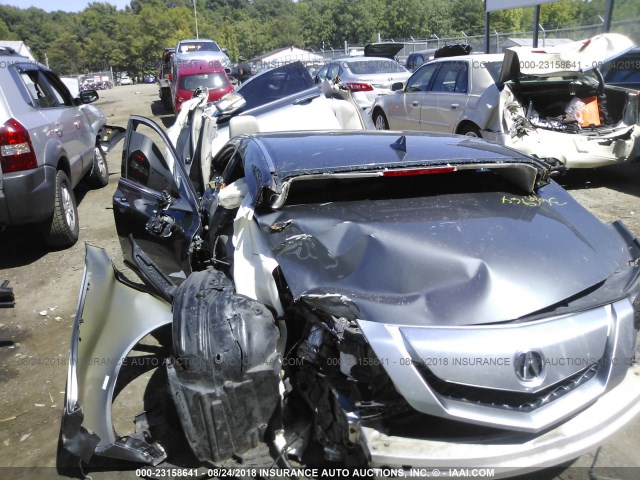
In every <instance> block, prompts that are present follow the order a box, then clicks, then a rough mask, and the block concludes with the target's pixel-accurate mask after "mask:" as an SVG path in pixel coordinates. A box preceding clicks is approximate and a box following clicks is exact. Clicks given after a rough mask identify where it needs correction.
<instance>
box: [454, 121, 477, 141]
mask: <svg viewBox="0 0 640 480" xmlns="http://www.w3.org/2000/svg"><path fill="white" fill-rule="evenodd" d="M458 135H466V136H467V137H475V138H482V134H481V133H480V129H479V128H478V127H476V126H475V125H471V124H466V125H464V126H462V127H461V128H460V130H458Z"/></svg>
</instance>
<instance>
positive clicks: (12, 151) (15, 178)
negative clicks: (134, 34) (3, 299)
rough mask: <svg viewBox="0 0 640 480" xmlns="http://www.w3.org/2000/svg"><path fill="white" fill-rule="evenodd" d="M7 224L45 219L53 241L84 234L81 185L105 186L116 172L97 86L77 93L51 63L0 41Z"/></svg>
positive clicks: (1, 207) (66, 242)
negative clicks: (101, 138)
mask: <svg viewBox="0 0 640 480" xmlns="http://www.w3.org/2000/svg"><path fill="white" fill-rule="evenodd" d="M0 61H1V62H2V63H3V64H5V65H7V67H6V68H2V69H0V229H2V228H4V227H6V226H8V225H17V224H39V225H40V226H41V228H42V232H43V235H44V238H45V241H46V242H47V244H48V245H50V246H53V247H68V246H70V245H73V244H74V243H75V242H76V241H77V240H78V233H79V223H78V212H77V209H76V200H75V197H74V193H73V189H74V188H75V186H76V185H77V184H78V183H79V182H80V180H82V179H83V178H84V179H86V182H87V184H88V185H89V186H92V187H98V188H99V187H103V186H105V185H106V184H107V183H108V182H109V172H108V169H107V161H106V158H105V156H104V153H103V151H102V149H101V147H100V145H99V143H98V135H99V134H100V130H101V128H102V127H103V126H104V125H105V123H106V118H105V116H104V115H103V114H102V112H100V110H98V109H97V108H95V107H93V106H91V105H86V104H88V103H91V102H94V101H96V100H97V99H98V93H97V92H96V91H95V90H85V91H82V92H80V93H79V96H78V98H73V97H72V95H71V94H70V93H69V90H68V88H67V87H66V86H65V85H64V83H63V82H62V81H61V80H60V78H59V77H58V76H57V75H56V74H55V73H53V72H52V71H51V70H49V69H48V68H47V67H45V66H44V65H41V64H39V63H36V62H34V61H33V60H30V59H29V58H26V57H23V56H21V55H19V54H17V53H16V52H15V51H14V50H13V49H10V48H2V47H0Z"/></svg>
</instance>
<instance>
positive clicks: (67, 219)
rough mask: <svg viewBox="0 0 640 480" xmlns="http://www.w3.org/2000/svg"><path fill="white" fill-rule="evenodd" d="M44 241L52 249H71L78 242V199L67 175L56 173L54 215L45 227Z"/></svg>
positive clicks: (43, 226) (60, 172)
mask: <svg viewBox="0 0 640 480" xmlns="http://www.w3.org/2000/svg"><path fill="white" fill-rule="evenodd" d="M42 228H43V234H44V239H45V242H46V243H47V245H49V246H50V247H70V246H71V245H73V244H74V243H76V242H77V241H78V234H79V232H80V226H79V224H78V209H77V207H76V197H75V196H74V194H73V189H72V188H71V182H70V181H69V178H68V177H67V175H66V173H64V172H63V171H62V170H58V171H57V173H56V186H55V198H54V205H53V214H52V215H51V218H50V219H49V220H48V221H46V222H45V223H44V224H43V225H42Z"/></svg>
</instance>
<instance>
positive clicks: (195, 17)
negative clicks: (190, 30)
mask: <svg viewBox="0 0 640 480" xmlns="http://www.w3.org/2000/svg"><path fill="white" fill-rule="evenodd" d="M193 18H194V19H195V21H196V38H198V39H199V38H200V36H199V35H198V12H197V11H196V0H193Z"/></svg>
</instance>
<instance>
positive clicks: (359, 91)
mask: <svg viewBox="0 0 640 480" xmlns="http://www.w3.org/2000/svg"><path fill="white" fill-rule="evenodd" d="M410 76H411V72H409V71H408V70H407V69H406V68H404V67H403V66H402V65H400V64H399V63H398V62H397V61H395V60H392V59H390V58H385V57H347V58H341V59H336V60H333V61H331V62H329V63H327V64H326V65H325V66H323V67H322V68H321V69H320V71H319V72H318V75H317V76H316V79H315V80H316V83H320V82H322V81H324V80H328V81H336V80H338V81H339V83H341V84H342V85H343V86H344V87H345V88H346V89H347V90H349V91H350V92H351V95H352V96H353V99H354V100H355V101H356V103H357V104H358V105H360V107H362V108H363V109H364V110H366V111H368V110H370V109H371V106H372V105H373V102H374V101H375V99H376V98H377V97H378V96H380V95H386V94H388V93H391V85H393V84H394V83H396V82H404V81H405V80H407V79H408V78H409V77H410Z"/></svg>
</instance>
